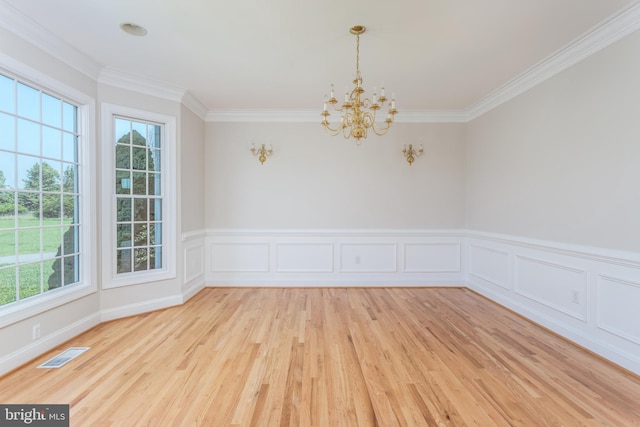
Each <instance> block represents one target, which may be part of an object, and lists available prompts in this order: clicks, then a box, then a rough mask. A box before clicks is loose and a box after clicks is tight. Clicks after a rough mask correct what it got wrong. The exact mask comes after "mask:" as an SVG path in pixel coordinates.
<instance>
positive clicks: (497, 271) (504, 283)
mask: <svg viewBox="0 0 640 427" xmlns="http://www.w3.org/2000/svg"><path fill="white" fill-rule="evenodd" d="M509 263H510V261H509V253H508V252H505V251H503V250H499V249H494V248H490V247H487V246H481V245H469V274H470V275H472V276H475V277H477V278H478V279H482V280H484V281H486V282H489V283H491V284H493V285H496V286H499V287H501V288H504V289H510V288H511V280H510V273H509V266H510V264H509Z"/></svg>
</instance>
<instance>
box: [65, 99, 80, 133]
mask: <svg viewBox="0 0 640 427" xmlns="http://www.w3.org/2000/svg"><path fill="white" fill-rule="evenodd" d="M77 117H78V107H76V106H75V105H71V104H69V103H66V102H63V103H62V129H64V130H66V131H67V132H73V133H75V132H76V131H77V129H78V124H77V122H78V118H77Z"/></svg>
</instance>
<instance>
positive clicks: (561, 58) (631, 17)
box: [464, 3, 640, 121]
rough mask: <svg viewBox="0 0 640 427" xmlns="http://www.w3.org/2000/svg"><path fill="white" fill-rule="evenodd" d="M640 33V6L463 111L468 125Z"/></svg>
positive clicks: (576, 41)
mask: <svg viewBox="0 0 640 427" xmlns="http://www.w3.org/2000/svg"><path fill="white" fill-rule="evenodd" d="M638 29H640V3H636V4H634V5H632V6H630V7H629V8H627V9H625V10H623V11H622V12H620V13H619V14H617V15H615V16H614V17H612V18H610V19H609V20H607V21H605V22H603V23H601V24H600V25H598V26H597V27H595V28H593V29H592V30H591V31H589V32H587V33H585V34H583V35H582V36H581V37H578V38H577V39H575V40H574V41H572V42H571V43H570V44H568V45H567V46H565V47H564V48H562V49H560V50H558V51H556V52H555V53H553V54H551V55H550V56H548V57H547V58H545V59H544V60H542V61H540V62H539V63H537V64H536V65H534V66H532V67H531V68H529V69H528V70H526V71H525V72H524V73H522V74H520V75H519V76H517V77H515V78H513V79H511V80H510V81H509V82H507V83H506V84H505V85H503V86H502V87H500V88H498V89H496V90H494V91H493V92H491V93H490V94H488V95H487V96H486V97H484V98H483V99H481V100H480V101H478V102H476V103H475V104H473V105H471V106H469V107H467V108H466V109H465V110H464V115H465V116H466V121H471V120H473V119H475V118H477V117H480V116H481V115H483V114H484V113H487V112H489V111H491V110H493V109H494V108H496V107H498V106H500V105H502V104H504V103H505V102H507V101H509V100H511V99H513V98H515V97H516V96H518V95H520V94H522V93H524V92H526V91H527V90H529V89H531V88H533V87H535V86H537V85H539V84H540V83H542V82H544V81H546V80H548V79H550V78H551V77H553V76H555V75H557V74H559V73H560V72H562V71H564V70H566V69H567V68H569V67H571V66H572V65H575V64H577V63H578V62H580V61H582V60H584V59H586V58H588V57H589V56H591V55H593V54H595V53H596V52H598V51H600V50H602V49H604V48H605V47H607V46H609V45H611V44H612V43H614V42H616V41H618V40H620V39H621V38H623V37H625V36H627V35H629V34H631V33H632V32H634V31H636V30H638Z"/></svg>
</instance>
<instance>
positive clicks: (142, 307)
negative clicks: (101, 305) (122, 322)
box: [100, 294, 184, 322]
mask: <svg viewBox="0 0 640 427" xmlns="http://www.w3.org/2000/svg"><path fill="white" fill-rule="evenodd" d="M183 302H184V300H183V297H182V295H181V294H177V295H170V296H168V297H164V298H156V299H152V300H149V301H143V302H137V303H133V304H126V305H120V306H118V307H114V308H109V309H105V310H101V311H100V321H101V322H108V321H110V320H116V319H121V318H123V317H129V316H135V315H136V314H142V313H148V312H151V311H156V310H162V309H163V308H169V307H173V306H176V305H180V304H182V303H183Z"/></svg>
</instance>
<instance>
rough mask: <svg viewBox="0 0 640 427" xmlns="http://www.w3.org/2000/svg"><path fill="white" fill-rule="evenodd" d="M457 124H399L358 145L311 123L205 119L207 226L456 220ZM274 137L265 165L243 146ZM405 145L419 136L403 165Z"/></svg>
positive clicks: (460, 136)
mask: <svg viewBox="0 0 640 427" xmlns="http://www.w3.org/2000/svg"><path fill="white" fill-rule="evenodd" d="M464 138H465V125H464V124H407V123H396V124H395V125H394V127H393V128H392V130H391V131H390V132H389V134H387V135H385V136H383V137H378V136H375V135H374V136H369V138H367V140H366V142H364V143H363V144H362V145H361V146H356V145H355V143H354V141H353V140H352V139H349V140H345V139H344V138H342V137H341V136H339V137H338V136H337V137H330V136H328V135H327V134H326V133H325V132H324V130H323V129H322V126H320V124H315V123H207V131H206V141H207V142H206V144H207V145H206V154H205V155H206V164H207V165H208V167H207V171H206V190H205V191H206V195H207V197H206V225H207V228H209V229H220V228H222V229H244V228H267V229H273V228H286V229H354V228H358V229H360V228H364V229H387V228H391V229H394V228H403V229H404V228H456V227H462V226H463V224H464V163H465V157H464V153H465V139H464ZM251 140H253V141H254V143H255V144H256V146H259V145H261V144H263V143H265V144H267V145H268V144H272V145H273V149H274V154H273V156H272V157H270V158H269V159H268V160H267V161H266V162H265V164H264V165H260V163H259V161H258V159H257V158H256V157H253V156H252V155H251V153H250V152H249V148H248V147H249V144H250V142H251ZM403 144H414V145H419V144H423V145H424V149H425V154H424V155H423V156H422V157H421V158H419V159H417V160H416V162H415V163H414V164H413V165H412V166H409V164H408V163H407V162H406V161H405V159H404V157H403V155H402V153H401V150H402V145H403Z"/></svg>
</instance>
